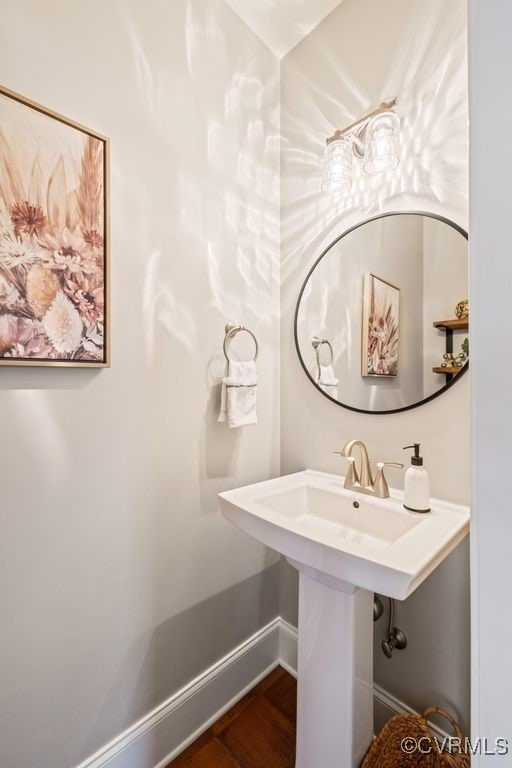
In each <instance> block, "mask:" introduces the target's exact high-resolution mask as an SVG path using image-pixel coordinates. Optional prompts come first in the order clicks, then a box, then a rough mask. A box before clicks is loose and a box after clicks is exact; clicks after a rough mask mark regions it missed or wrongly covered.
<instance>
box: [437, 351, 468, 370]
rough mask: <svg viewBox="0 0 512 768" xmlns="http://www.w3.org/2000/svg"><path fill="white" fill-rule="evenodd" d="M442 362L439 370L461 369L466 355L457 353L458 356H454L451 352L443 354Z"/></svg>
mask: <svg viewBox="0 0 512 768" xmlns="http://www.w3.org/2000/svg"><path fill="white" fill-rule="evenodd" d="M443 360H444V363H441V368H447V367H448V368H453V367H455V368H462V366H463V364H464V363H465V362H466V355H465V354H464V352H459V354H458V355H454V354H453V352H445V354H444V355H443Z"/></svg>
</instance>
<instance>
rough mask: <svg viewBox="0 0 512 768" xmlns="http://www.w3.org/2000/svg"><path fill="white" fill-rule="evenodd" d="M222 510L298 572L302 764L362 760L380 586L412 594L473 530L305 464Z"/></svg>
mask: <svg viewBox="0 0 512 768" xmlns="http://www.w3.org/2000/svg"><path fill="white" fill-rule="evenodd" d="M219 497H220V505H221V510H222V513H223V515H224V516H225V517H226V518H227V519H228V520H230V521H231V522H232V523H233V524H234V525H236V526H237V527H238V528H241V529H242V530H243V531H245V532H246V533H248V534H249V535H251V536H253V537H254V538H256V539H258V541H261V542H263V543H264V544H267V545H268V546H269V547H272V549H275V550H277V551H278V552H280V553H281V554H283V555H284V556H285V557H286V558H287V560H288V561H289V562H290V563H291V564H292V565H293V566H294V567H295V568H297V569H298V570H299V658H298V692H297V695H298V702H297V757H296V763H295V765H296V768H349V767H351V768H356V766H358V765H359V764H360V762H361V760H362V758H363V755H364V753H365V752H366V750H367V749H368V746H369V744H370V742H371V739H372V736H373V709H372V708H373V664H372V653H373V643H372V637H373V625H372V619H373V610H372V608H373V592H379V593H380V594H383V595H387V596H388V597H394V598H396V599H398V600H404V599H405V598H406V597H408V595H410V594H411V593H412V592H414V590H415V589H416V587H418V585H419V584H421V582H422V581H423V580H424V579H425V578H426V577H427V576H428V575H429V574H430V573H431V572H432V571H433V570H434V569H435V568H436V567H437V566H438V565H439V563H441V562H442V560H444V558H445V557H446V556H447V555H448V554H449V553H450V552H451V551H452V550H453V549H454V547H455V546H456V545H457V544H458V543H459V542H460V541H461V540H462V539H463V538H464V537H465V536H466V534H467V533H468V530H469V509H468V508H467V507H463V506H459V505H455V504H450V503H446V502H443V501H440V500H438V499H432V500H431V506H432V511H431V512H429V513H427V514H420V513H414V512H408V511H407V510H405V509H404V507H403V505H402V494H401V493H400V492H398V491H391V498H389V499H378V498H374V497H371V496H367V495H363V494H359V493H355V492H352V491H348V490H345V489H344V488H343V478H340V477H339V476H337V475H330V474H326V473H323V472H315V471H312V470H305V471H304V472H298V473H296V474H293V475H287V476H285V477H279V478H276V479H274V480H267V481H265V482H262V483H256V484H254V485H248V486H245V487H243V488H238V489H235V490H232V491H227V492H225V493H221V494H219Z"/></svg>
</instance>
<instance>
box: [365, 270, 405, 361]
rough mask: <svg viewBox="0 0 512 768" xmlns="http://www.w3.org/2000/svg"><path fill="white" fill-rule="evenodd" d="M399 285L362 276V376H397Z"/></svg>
mask: <svg viewBox="0 0 512 768" xmlns="http://www.w3.org/2000/svg"><path fill="white" fill-rule="evenodd" d="M399 337H400V288H397V286H396V285H392V284H391V283H388V282H387V280H383V279H382V278H381V277H377V275H373V274H371V273H368V274H366V275H365V279H364V296H363V333H362V338H363V351H362V359H361V375H362V376H398V346H399Z"/></svg>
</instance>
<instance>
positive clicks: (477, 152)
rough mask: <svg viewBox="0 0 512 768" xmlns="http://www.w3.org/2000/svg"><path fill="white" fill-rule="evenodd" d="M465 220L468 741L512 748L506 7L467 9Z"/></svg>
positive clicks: (494, 762) (495, 2) (510, 161)
mask: <svg viewBox="0 0 512 768" xmlns="http://www.w3.org/2000/svg"><path fill="white" fill-rule="evenodd" d="M469 11H470V12H469V32H470V34H469V50H470V61H469V63H470V69H469V72H470V81H469V82H470V89H469V95H470V117H471V154H470V167H471V178H470V182H471V184H470V189H471V195H470V200H471V205H470V222H471V240H470V257H471V294H470V301H471V316H472V318H473V328H474V331H473V332H472V335H471V344H472V350H471V361H472V362H471V372H470V375H471V391H472V407H471V410H472V424H471V426H472V446H473V450H472V466H473V475H472V480H473V521H472V553H471V554H472V574H471V583H472V635H471V636H472V647H473V664H472V669H473V675H472V701H473V717H472V734H473V737H474V738H477V737H478V736H480V737H482V738H484V737H487V739H488V742H489V746H490V749H492V747H493V741H494V739H495V738H496V737H504V738H507V739H508V740H509V752H510V750H511V749H512V744H511V739H510V723H511V722H512V701H511V696H510V690H511V686H512V673H511V670H512V667H511V664H510V632H511V619H510V611H509V602H510V601H509V592H510V584H511V583H512V558H511V556H510V553H511V551H512V516H511V514H510V503H509V501H508V498H507V495H508V478H509V476H510V464H511V458H512V457H511V444H512V410H511V407H510V380H511V374H512V366H511V360H510V356H509V355H508V354H504V353H503V329H504V328H508V324H509V318H510V287H511V285H512V260H511V258H510V254H511V253H512V229H511V227H510V168H511V167H512V144H511V142H510V140H509V138H505V139H504V140H503V141H500V142H499V146H498V148H497V152H496V153H492V154H490V153H489V147H490V146H491V142H492V140H493V135H495V133H494V131H495V126H499V132H500V136H503V137H509V136H510V132H511V130H512V103H511V102H510V99H508V92H509V80H510V71H511V67H512V61H511V59H512V52H511V47H510V30H511V29H512V5H511V4H510V3H509V2H506V0H487V2H485V3H482V2H478V0H470V2H469ZM475 764H477V765H480V766H488V767H489V768H490V767H491V766H507V765H509V764H510V754H509V755H508V756H507V755H503V756H501V758H500V757H496V756H492V755H487V756H484V757H481V758H480V760H479V761H478V762H477V761H476V760H475V761H473V765H475Z"/></svg>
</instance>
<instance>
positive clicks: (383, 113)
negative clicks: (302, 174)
mask: <svg viewBox="0 0 512 768" xmlns="http://www.w3.org/2000/svg"><path fill="white" fill-rule="evenodd" d="M397 103H398V99H396V98H395V99H391V101H386V102H383V103H382V104H381V105H380V106H379V107H377V109H375V110H374V111H373V112H370V113H369V114H367V115H365V116H364V117H362V118H360V119H359V120H356V122H355V123H352V124H351V125H349V126H348V127H347V128H344V129H343V130H338V131H335V133H334V134H333V135H332V136H330V137H329V138H328V139H326V142H325V143H326V147H325V154H324V169H323V178H322V190H323V191H324V192H328V193H330V194H331V195H334V194H341V193H342V192H346V191H347V190H349V189H350V187H351V186H352V165H353V159H354V157H356V158H357V159H358V160H360V161H361V162H362V163H363V169H364V170H365V172H366V173H369V174H379V173H388V172H389V171H394V170H395V168H396V167H397V166H398V164H399V163H400V157H399V155H398V139H399V135H400V118H399V117H398V115H397V114H396V106H397Z"/></svg>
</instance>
